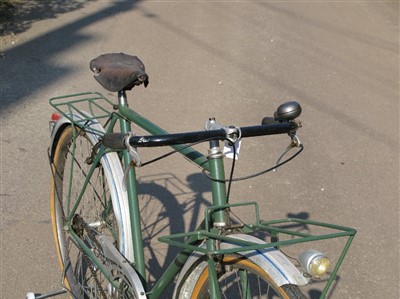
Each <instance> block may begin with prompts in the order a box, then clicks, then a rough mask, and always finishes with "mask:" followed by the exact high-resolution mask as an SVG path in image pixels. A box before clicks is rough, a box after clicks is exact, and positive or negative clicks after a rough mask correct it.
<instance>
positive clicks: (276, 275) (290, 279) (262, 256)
mask: <svg viewBox="0 0 400 299" xmlns="http://www.w3.org/2000/svg"><path fill="white" fill-rule="evenodd" d="M229 237H231V238H235V239H238V240H243V241H248V242H253V243H257V244H266V242H264V241H263V240H260V239H258V238H256V237H253V236H250V235H245V234H235V235H229ZM202 247H205V245H204V244H203V245H202ZM237 247H240V245H239V243H237V244H235V243H233V242H229V243H228V242H222V243H221V249H230V248H237ZM238 254H239V255H241V256H243V257H245V258H248V259H249V260H251V261H252V262H253V263H255V264H256V265H258V266H259V267H260V268H261V269H263V270H264V271H265V272H266V273H267V274H268V275H269V276H270V277H271V279H272V280H273V281H274V282H275V283H276V284H277V285H278V286H282V285H285V284H292V285H298V286H302V285H305V284H307V283H308V282H309V279H307V278H305V277H304V275H303V274H302V272H300V271H299V270H298V269H297V268H296V267H295V266H294V265H293V264H292V263H291V262H290V260H289V259H288V258H287V257H286V256H285V255H284V254H283V253H282V252H281V251H279V250H277V249H275V248H266V249H260V250H250V251H243V252H239V253H238ZM204 255H205V254H204V253H200V252H193V253H192V254H191V256H190V257H189V259H188V260H187V261H186V263H185V265H184V266H183V268H182V270H181V272H180V274H179V277H178V280H177V283H176V286H180V285H181V284H183V285H182V287H181V288H180V290H177V289H176V288H175V291H174V297H173V298H179V299H181V298H186V297H185V296H187V294H190V293H191V291H192V287H194V284H195V282H197V281H198V279H199V277H200V275H201V273H202V272H203V270H204V269H205V267H207V263H203V264H201V263H200V264H199V266H198V267H196V268H195V269H196V270H194V271H192V272H191V273H189V271H190V270H191V269H192V267H193V266H194V265H195V264H196V263H198V261H199V260H200V259H201V258H203V257H204ZM178 291H179V294H177V292H178Z"/></svg>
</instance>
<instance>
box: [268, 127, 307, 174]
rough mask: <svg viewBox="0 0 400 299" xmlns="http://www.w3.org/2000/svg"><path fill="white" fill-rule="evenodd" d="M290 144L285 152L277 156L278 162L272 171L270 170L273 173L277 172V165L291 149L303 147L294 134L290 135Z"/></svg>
mask: <svg viewBox="0 0 400 299" xmlns="http://www.w3.org/2000/svg"><path fill="white" fill-rule="evenodd" d="M290 137H291V142H290V144H289V145H288V146H287V147H286V148H285V150H284V151H283V152H282V154H281V155H280V156H279V158H278V160H276V162H275V164H274V167H275V168H274V169H273V170H272V171H273V172H276V171H277V170H278V167H277V166H278V165H279V163H281V160H282V158H283V157H284V156H285V155H286V154H287V153H288V152H289V151H290V150H291V149H293V148H295V147H302V146H303V145H302V144H301V141H300V139H299V137H298V136H297V135H296V134H293V135H292V134H291V135H290Z"/></svg>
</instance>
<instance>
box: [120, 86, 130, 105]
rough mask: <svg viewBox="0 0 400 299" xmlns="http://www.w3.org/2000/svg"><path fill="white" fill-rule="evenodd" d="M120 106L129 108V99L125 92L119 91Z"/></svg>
mask: <svg viewBox="0 0 400 299" xmlns="http://www.w3.org/2000/svg"><path fill="white" fill-rule="evenodd" d="M118 104H119V105H120V106H126V107H128V99H127V97H126V91H125V90H120V91H118Z"/></svg>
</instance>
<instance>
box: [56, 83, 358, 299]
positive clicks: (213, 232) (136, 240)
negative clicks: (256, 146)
mask: <svg viewBox="0 0 400 299" xmlns="http://www.w3.org/2000/svg"><path fill="white" fill-rule="evenodd" d="M65 99H67V101H65ZM118 100H119V103H118V105H117V106H116V105H113V103H112V102H111V101H109V100H108V99H106V98H105V97H103V96H102V95H101V94H99V93H92V92H87V93H82V94H74V95H67V96H62V97H56V98H53V99H50V104H51V105H52V106H53V107H54V108H55V109H56V110H58V111H59V112H60V113H61V114H62V115H63V116H64V117H66V118H67V119H69V120H70V121H71V123H72V124H73V127H74V128H75V134H79V130H85V129H86V130H91V131H92V128H91V127H90V123H91V121H93V120H97V119H106V120H107V122H106V126H107V133H112V132H113V131H114V128H115V127H116V126H117V124H119V126H120V132H121V133H124V134H128V133H130V132H131V131H132V130H131V123H134V124H136V125H137V126H139V127H141V128H142V129H144V130H145V131H147V132H148V133H150V134H151V135H164V134H168V133H167V132H166V131H165V130H163V129H162V128H160V127H159V126H157V125H155V124H154V123H152V122H151V121H149V120H148V119H146V118H144V117H142V116H141V115H139V114H138V113H136V112H135V111H133V110H132V109H130V108H129V107H128V104H127V100H126V94H125V92H124V91H122V92H119V93H118ZM82 103H86V104H87V107H88V109H89V112H90V113H91V114H90V115H88V114H87V113H85V112H84V111H83V110H81V109H79V108H78V107H77V105H78V104H82ZM106 105H107V106H108V107H111V108H109V109H107V108H106V107H105V106H106ZM96 109H99V110H100V112H99V113H98V114H96V113H95V110H96ZM115 110H117V112H115ZM74 113H78V114H79V115H81V116H83V120H79V121H77V120H75V119H74V118H73V117H72V116H71V115H73V114H74ZM99 133H100V132H99ZM171 147H172V148H174V149H175V150H177V151H179V153H180V154H182V155H183V156H184V157H185V158H186V159H188V160H190V161H192V162H193V163H195V164H197V165H198V166H199V167H201V168H202V169H204V170H205V171H207V172H209V174H210V176H211V178H212V179H211V192H212V206H210V207H208V208H206V210H205V213H204V220H203V223H202V224H201V225H200V227H199V228H197V230H196V231H192V232H187V233H180V234H174V235H170V236H163V237H160V238H159V241H161V242H164V243H167V244H169V245H171V246H176V247H179V248H181V251H180V253H179V254H178V255H177V256H176V257H175V259H174V261H172V262H171V263H170V265H169V266H168V267H167V269H166V270H165V271H164V273H163V274H162V276H161V277H160V278H159V279H158V280H157V282H156V284H155V285H154V287H153V288H152V289H151V290H148V289H147V285H146V279H145V277H146V270H145V258H144V251H143V241H142V240H143V238H142V229H141V224H140V208H139V200H138V192H137V179H136V171H135V168H134V167H131V168H130V170H129V173H128V177H127V180H126V185H127V192H128V198H129V215H130V223H131V229H132V240H133V244H132V246H133V247H134V261H135V263H134V265H133V267H134V268H135V270H136V271H137V273H138V274H139V276H140V278H141V280H142V283H143V286H144V287H145V290H146V295H147V296H148V298H150V299H158V298H160V297H161V296H162V294H163V292H164V290H165V289H166V288H167V286H168V285H169V284H170V283H171V281H172V280H173V279H174V278H175V277H176V275H177V274H178V273H179V271H180V270H181V269H182V267H183V265H184V264H185V262H186V261H187V259H188V258H189V256H190V255H191V253H193V252H194V251H195V252H200V253H203V254H205V255H206V256H208V257H209V258H208V269H209V275H210V277H211V279H210V280H209V281H210V291H211V297H212V298H216V299H219V298H221V294H220V292H219V289H218V285H217V283H218V282H217V274H216V271H215V264H214V260H213V258H212V257H213V256H215V255H224V254H230V253H240V252H245V251H251V250H259V249H265V248H272V247H275V248H279V247H281V246H289V245H293V244H297V243H304V242H313V241H319V240H325V239H331V238H339V237H347V241H346V243H345V245H344V248H343V249H342V253H341V255H340V257H339V259H338V261H337V262H336V265H335V267H334V269H333V271H332V272H331V275H330V277H329V279H328V282H327V283H326V285H325V288H324V290H323V292H322V295H321V298H325V297H326V295H327V294H328V291H329V288H330V286H331V284H332V283H333V280H334V278H335V276H336V273H337V271H338V269H339V267H340V266H341V264H342V262H343V259H344V257H345V255H346V254H347V252H348V250H349V247H350V245H351V242H352V240H353V238H354V236H355V234H356V230H355V229H352V228H348V227H342V226H338V225H333V224H326V223H322V222H315V221H311V220H302V219H283V220H273V221H262V220H260V219H259V209H258V205H257V203H254V202H246V203H235V204H229V203H228V200H227V195H226V186H225V172H224V164H223V155H222V153H221V150H220V148H219V142H218V141H211V142H210V150H209V153H208V156H207V157H205V156H204V155H203V154H201V153H199V152H198V151H196V150H195V149H193V148H192V147H187V146H185V145H173V146H171ZM106 151H107V149H105V148H104V147H103V146H102V147H100V149H99V151H98V152H97V154H96V155H95V157H94V163H93V166H92V167H91V169H90V171H89V173H88V174H87V178H86V180H85V182H84V185H83V189H82V191H81V192H80V194H79V196H78V199H77V201H76V204H75V205H74V206H73V207H72V210H71V211H69V212H70V213H69V215H74V211H75V210H76V209H77V207H78V205H79V203H80V200H81V198H82V196H83V194H84V192H85V189H86V187H87V185H88V182H89V180H90V177H91V175H92V173H93V171H94V168H95V165H96V164H97V163H98V162H99V161H100V159H101V157H102V155H104V153H105V152H106ZM121 159H122V162H123V164H124V166H125V167H128V165H129V164H130V163H131V159H132V158H131V156H130V154H129V152H128V150H126V149H125V150H122V153H121ZM237 206H254V209H255V214H256V221H255V222H254V223H253V224H244V226H243V228H242V230H243V232H244V233H249V232H252V231H255V230H259V231H263V232H266V233H268V234H269V235H271V236H272V237H273V241H272V242H271V243H267V244H255V243H252V242H247V241H243V240H242V241H241V240H238V239H232V238H230V237H229V235H228V236H226V235H222V234H221V233H220V232H221V229H222V228H223V227H224V226H225V225H229V223H228V222H229V217H228V215H227V211H228V210H229V209H230V208H232V207H237ZM71 217H72V216H70V217H69V219H68V220H69V223H70V222H71ZM289 223H295V224H302V225H309V226H315V227H322V228H328V229H330V230H335V231H337V232H333V233H332V232H330V233H325V234H320V235H311V234H306V233H302V232H298V231H294V230H289V229H286V228H282V227H279V225H281V224H285V225H286V224H289ZM69 231H70V232H71V235H72V237H73V238H75V240H76V242H77V243H78V244H80V246H81V247H82V250H84V251H85V252H86V253H87V254H88V256H90V258H91V259H92V260H93V262H94V263H95V264H96V265H97V266H98V268H99V269H100V270H101V271H102V272H103V273H104V275H105V276H106V277H108V278H109V273H108V272H107V270H106V269H104V267H103V266H102V264H101V262H100V261H98V260H97V258H96V257H95V256H94V255H93V254H92V253H91V251H90V248H88V247H87V246H85V244H84V243H83V241H82V240H81V239H79V237H78V236H77V235H76V234H74V233H73V230H72V228H71V227H69ZM279 235H285V236H290V237H291V238H292V239H290V240H283V241H279V238H278V237H279ZM182 239H185V241H184V242H183V241H182ZM223 241H227V242H235V243H240V245H241V246H239V247H238V248H233V249H232V248H231V249H220V248H219V246H216V245H217V244H218V242H223ZM200 244H205V245H206V246H199V245H200ZM241 278H242V279H243V280H242V279H241V280H242V281H241V282H242V283H243V286H245V285H246V277H245V276H243V277H241ZM109 280H110V281H112V280H111V279H109Z"/></svg>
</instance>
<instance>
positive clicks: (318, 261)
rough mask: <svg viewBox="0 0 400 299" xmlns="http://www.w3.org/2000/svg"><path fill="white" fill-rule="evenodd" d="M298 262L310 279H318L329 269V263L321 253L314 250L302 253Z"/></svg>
mask: <svg viewBox="0 0 400 299" xmlns="http://www.w3.org/2000/svg"><path fill="white" fill-rule="evenodd" d="M299 261H300V264H301V266H302V267H303V268H304V270H305V271H306V272H307V273H308V274H310V275H311V276H312V277H316V278H320V277H321V276H323V275H324V274H325V273H326V272H327V271H328V269H329V265H330V261H329V259H328V258H327V257H326V256H325V255H324V254H323V253H321V252H319V251H316V250H307V251H304V252H303V253H302V254H300V256H299Z"/></svg>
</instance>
